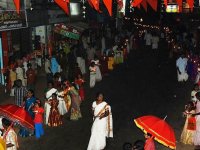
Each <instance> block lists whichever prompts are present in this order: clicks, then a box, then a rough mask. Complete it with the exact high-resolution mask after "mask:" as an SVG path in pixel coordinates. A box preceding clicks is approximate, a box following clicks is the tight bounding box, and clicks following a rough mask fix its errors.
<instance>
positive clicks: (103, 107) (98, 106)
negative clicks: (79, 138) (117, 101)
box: [87, 93, 113, 150]
mask: <svg viewBox="0 0 200 150" xmlns="http://www.w3.org/2000/svg"><path fill="white" fill-rule="evenodd" d="M92 112H93V125H92V129H91V137H90V141H89V144H88V147H87V150H103V149H104V148H105V147H106V137H111V138H112V137H113V129H112V127H113V122H112V113H111V107H110V106H109V105H108V104H107V103H106V102H105V101H104V95H103V93H97V95H96V100H95V101H94V102H93V104H92Z"/></svg>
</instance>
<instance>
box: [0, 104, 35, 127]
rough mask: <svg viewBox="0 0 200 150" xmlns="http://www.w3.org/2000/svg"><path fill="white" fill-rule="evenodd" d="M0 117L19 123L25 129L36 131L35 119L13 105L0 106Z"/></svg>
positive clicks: (21, 108)
mask: <svg viewBox="0 0 200 150" xmlns="http://www.w3.org/2000/svg"><path fill="white" fill-rule="evenodd" d="M0 115H2V116H4V117H6V118H8V119H10V120H11V121H13V122H17V123H19V124H20V125H21V126H23V127H25V128H28V129H31V130H34V122H33V119H32V117H31V116H30V115H29V114H28V112H27V111H26V110H24V108H23V107H19V106H17V105H13V104H8V105H0Z"/></svg>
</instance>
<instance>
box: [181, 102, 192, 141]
mask: <svg viewBox="0 0 200 150" xmlns="http://www.w3.org/2000/svg"><path fill="white" fill-rule="evenodd" d="M194 113H195V107H194V103H193V102H192V101H190V102H188V104H187V105H186V108H185V111H184V112H183V115H184V116H185V117H186V120H185V125H184V127H183V131H182V133H181V140H180V142H182V143H183V144H190V145H193V138H194V132H195V128H194V126H193V124H192V123H191V121H193V120H195V118H194V117H192V114H194Z"/></svg>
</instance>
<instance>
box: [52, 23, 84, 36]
mask: <svg viewBox="0 0 200 150" xmlns="http://www.w3.org/2000/svg"><path fill="white" fill-rule="evenodd" d="M54 32H55V33H58V34H61V35H63V36H66V37H68V38H71V39H75V40H78V39H79V38H80V34H81V33H80V32H79V31H78V30H77V29H75V28H73V27H68V26H66V25H64V24H55V25H54Z"/></svg>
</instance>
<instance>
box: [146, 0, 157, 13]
mask: <svg viewBox="0 0 200 150" xmlns="http://www.w3.org/2000/svg"><path fill="white" fill-rule="evenodd" d="M147 2H148V4H149V5H150V6H151V8H153V10H154V11H157V7H158V0H147Z"/></svg>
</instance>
